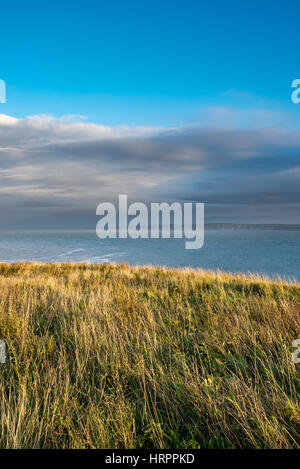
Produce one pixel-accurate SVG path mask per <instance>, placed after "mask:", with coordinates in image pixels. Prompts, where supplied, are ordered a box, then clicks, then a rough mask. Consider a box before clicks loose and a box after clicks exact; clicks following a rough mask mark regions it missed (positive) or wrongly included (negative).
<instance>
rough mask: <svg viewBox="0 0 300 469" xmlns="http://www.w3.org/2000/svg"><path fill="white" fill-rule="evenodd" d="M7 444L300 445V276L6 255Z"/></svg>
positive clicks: (0, 435)
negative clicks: (296, 353) (297, 344)
mask: <svg viewBox="0 0 300 469" xmlns="http://www.w3.org/2000/svg"><path fill="white" fill-rule="evenodd" d="M0 338H1V339H4V340H5V342H6V344H7V349H8V355H9V357H8V361H7V363H6V364H5V365H0V406H1V407H0V408H1V414H0V447H1V448H153V447H154V448H194V449H195V448H299V447H300V402H299V395H300V364H298V365H295V364H293V362H292V359H291V353H292V342H293V341H294V340H295V339H297V338H300V285H297V284H285V283H283V282H276V283H274V282H271V281H269V280H268V279H267V278H261V277H258V276H252V277H246V276H242V275H240V276H239V275H231V274H223V273H214V272H205V271H201V270H199V271H192V270H183V271H180V270H175V269H173V270H171V269H165V268H154V267H153V268H152V267H148V268H147V267H145V268H139V267H129V266H127V265H122V264H121V265H98V266H96V265H85V264H82V265H74V264H73V265H71V264H60V265H58V264H48V265H46V264H29V263H28V264H25V263H24V264H0Z"/></svg>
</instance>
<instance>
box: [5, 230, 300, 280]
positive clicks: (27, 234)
mask: <svg viewBox="0 0 300 469" xmlns="http://www.w3.org/2000/svg"><path fill="white" fill-rule="evenodd" d="M24 261H33V262H86V263H97V264H101V263H110V262H115V263H119V262H126V263H128V264H131V265H161V266H169V267H180V268H184V267H192V268H202V269H209V270H219V271H225V272H227V271H229V272H234V273H237V272H243V273H258V274H263V275H267V276H269V277H271V278H272V279H278V277H281V278H283V279H284V280H287V281H291V282H294V281H296V282H300V231H288V230H286V231H285V230H245V229H207V230H206V231H205V241H204V246H203V247H202V248H201V249H198V250H187V249H185V240H184V239H182V240H181V239H174V238H171V239H130V238H128V239H105V240H101V239H99V238H98V237H97V235H96V233H95V230H80V231H0V262H24Z"/></svg>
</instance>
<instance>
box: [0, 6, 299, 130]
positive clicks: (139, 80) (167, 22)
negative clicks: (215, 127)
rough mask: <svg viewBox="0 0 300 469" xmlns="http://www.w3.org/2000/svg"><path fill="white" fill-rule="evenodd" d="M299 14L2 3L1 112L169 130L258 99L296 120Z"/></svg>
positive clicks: (261, 9) (295, 10)
mask: <svg viewBox="0 0 300 469" xmlns="http://www.w3.org/2000/svg"><path fill="white" fill-rule="evenodd" d="M299 9H300V7H299V6H297V2H292V3H286V2H283V1H282V0H281V1H276V0H275V1H274V0H272V1H266V0H263V1H245V2H240V1H232V0H228V1H226V2H225V1H212V2H202V1H200V0H185V1H181V0H175V1H174V0H172V1H170V0H160V1H157V0H153V1H151V2H150V1H136V0H126V1H124V0H114V1H109V2H108V1H101V0H92V1H91V0H87V1H82V0H80V1H78V0H72V1H71V0H70V1H67V0H64V1H56V0H54V1H53V0H52V1H47V0H45V1H43V2H41V1H40V0H39V1H32V0H29V1H24V0H23V1H14V2H2V4H1V18H2V21H1V32H0V38H1V54H0V77H1V78H3V79H4V80H5V81H6V83H7V105H6V106H5V112H6V113H7V114H11V115H14V116H16V117H24V116H27V115H32V114H42V113H52V114H54V115H63V114H79V115H84V116H86V117H87V118H88V119H89V120H90V121H93V122H99V123H103V124H108V125H116V124H123V123H125V122H126V123H129V124H131V125H174V124H178V123H180V122H182V121H187V120H197V119H198V115H199V109H201V107H203V106H211V105H232V106H239V107H255V106H257V102H258V101H259V102H260V106H262V105H263V106H264V107H266V106H267V107H269V108H274V107H276V108H284V109H291V110H292V111H293V112H296V109H295V107H294V106H293V104H292V103H291V100H290V94H291V89H290V86H291V82H292V80H293V79H294V78H295V77H297V76H298V75H297V74H299V47H298V43H299V21H298V18H299ZM234 91H242V92H243V95H241V94H238V93H235V92H234ZM297 112H298V109H297Z"/></svg>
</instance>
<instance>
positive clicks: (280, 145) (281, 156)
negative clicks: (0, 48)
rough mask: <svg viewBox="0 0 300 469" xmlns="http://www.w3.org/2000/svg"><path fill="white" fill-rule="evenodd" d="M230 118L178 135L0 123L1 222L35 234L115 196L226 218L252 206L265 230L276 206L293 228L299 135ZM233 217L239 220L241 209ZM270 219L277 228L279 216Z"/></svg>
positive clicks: (67, 121) (43, 119) (225, 112)
mask: <svg viewBox="0 0 300 469" xmlns="http://www.w3.org/2000/svg"><path fill="white" fill-rule="evenodd" d="M215 112H216V110H215V109H212V110H211V113H212V115H213V114H214V113H215ZM240 112H241V111H236V110H232V109H231V108H229V109H222V111H220V110H218V115H220V113H221V115H222V119H221V120H222V122H224V121H226V120H227V121H228V122H230V126H229V125H228V126H224V125H222V126H220V125H218V123H217V124H216V121H215V122H214V124H211V123H209V125H206V126H204V125H202V126H194V127H185V126H183V127H178V128H162V127H128V126H119V127H109V126H103V125H99V124H93V123H88V122H86V121H83V120H82V116H67V117H63V118H59V119H56V118H54V117H53V116H47V115H46V116H31V117H27V118H25V119H16V118H14V117H10V116H6V115H0V200H1V209H0V216H1V219H2V222H3V223H4V225H5V220H9V223H14V222H13V220H14V215H13V214H14V213H15V214H16V215H15V217H16V223H17V219H19V220H20V217H19V214H20V211H22V217H21V219H22V223H23V222H24V220H26V219H27V220H28V223H31V222H32V220H33V219H34V220H35V221H34V223H36V224H37V225H38V223H39V221H41V220H44V219H45V217H46V216H47V214H48V216H50V217H52V222H53V224H54V225H55V223H57V224H58V225H60V224H61V220H62V217H61V213H62V211H63V212H64V214H66V219H67V217H68V214H70V216H71V214H73V215H74V213H78V211H79V212H80V213H81V214H82V213H90V214H94V213H95V208H96V206H97V205H98V203H100V202H101V201H105V200H114V199H115V198H116V197H117V195H118V194H119V193H126V194H128V195H129V198H131V199H134V200H141V201H151V200H162V199H164V200H185V201H187V200H190V201H193V200H198V201H201V202H205V203H207V204H209V205H211V206H214V207H217V206H223V207H224V206H228V209H229V207H232V206H237V207H239V206H241V205H242V204H244V205H248V206H249V205H252V206H258V205H260V209H259V210H260V211H262V207H265V209H264V210H265V213H266V216H267V215H268V213H272V222H275V219H276V210H275V209H274V207H276V205H278V206H280V207H282V206H285V204H286V207H287V211H286V213H288V214H289V215H288V217H289V222H290V221H291V219H292V218H293V221H294V222H297V220H298V222H300V220H299V215H298V213H299V212H298V204H300V191H299V189H298V188H299V187H300V184H299V183H300V131H299V130H298V129H297V128H296V127H293V128H287V127H284V126H280V125H273V123H272V125H263V122H264V118H263V115H264V114H263V113H262V112H259V113H258V114H259V115H260V116H261V120H260V121H259V124H258V125H256V124H255V125H254V124H253V123H249V124H247V125H244V126H242V127H240V126H236V125H234V124H233V122H234V121H235V120H236V116H237V115H240ZM244 121H246V120H245V119H244ZM265 121H268V120H266V119H265ZM208 122H210V121H209V120H208ZM255 122H256V123H257V122H258V121H257V120H256V121H255ZM269 206H272V207H273V208H272V210H269V209H268V207H269ZM292 206H295V211H294V214H293V210H292ZM230 210H231V209H230ZM211 213H214V216H216V217H217V214H216V211H215V210H212V212H211ZM236 213H237V212H236V211H234V214H235V215H234V216H235V217H236V218H237V219H238V216H237V215H236ZM249 213H250V212H249ZM240 215H243V216H245V212H244V211H243V209H242V208H241V209H240ZM222 216H223V215H222V213H220V216H219V219H220V221H222ZM226 216H228V215H226ZM251 217H253V212H251ZM277 218H278V223H279V222H280V221H279V219H280V220H282V209H281V212H280V213H279V212H278V214H277ZM246 221H247V220H246ZM249 221H250V220H249ZM43 223H44V222H43ZM56 227H57V228H59V227H60V226H56Z"/></svg>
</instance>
